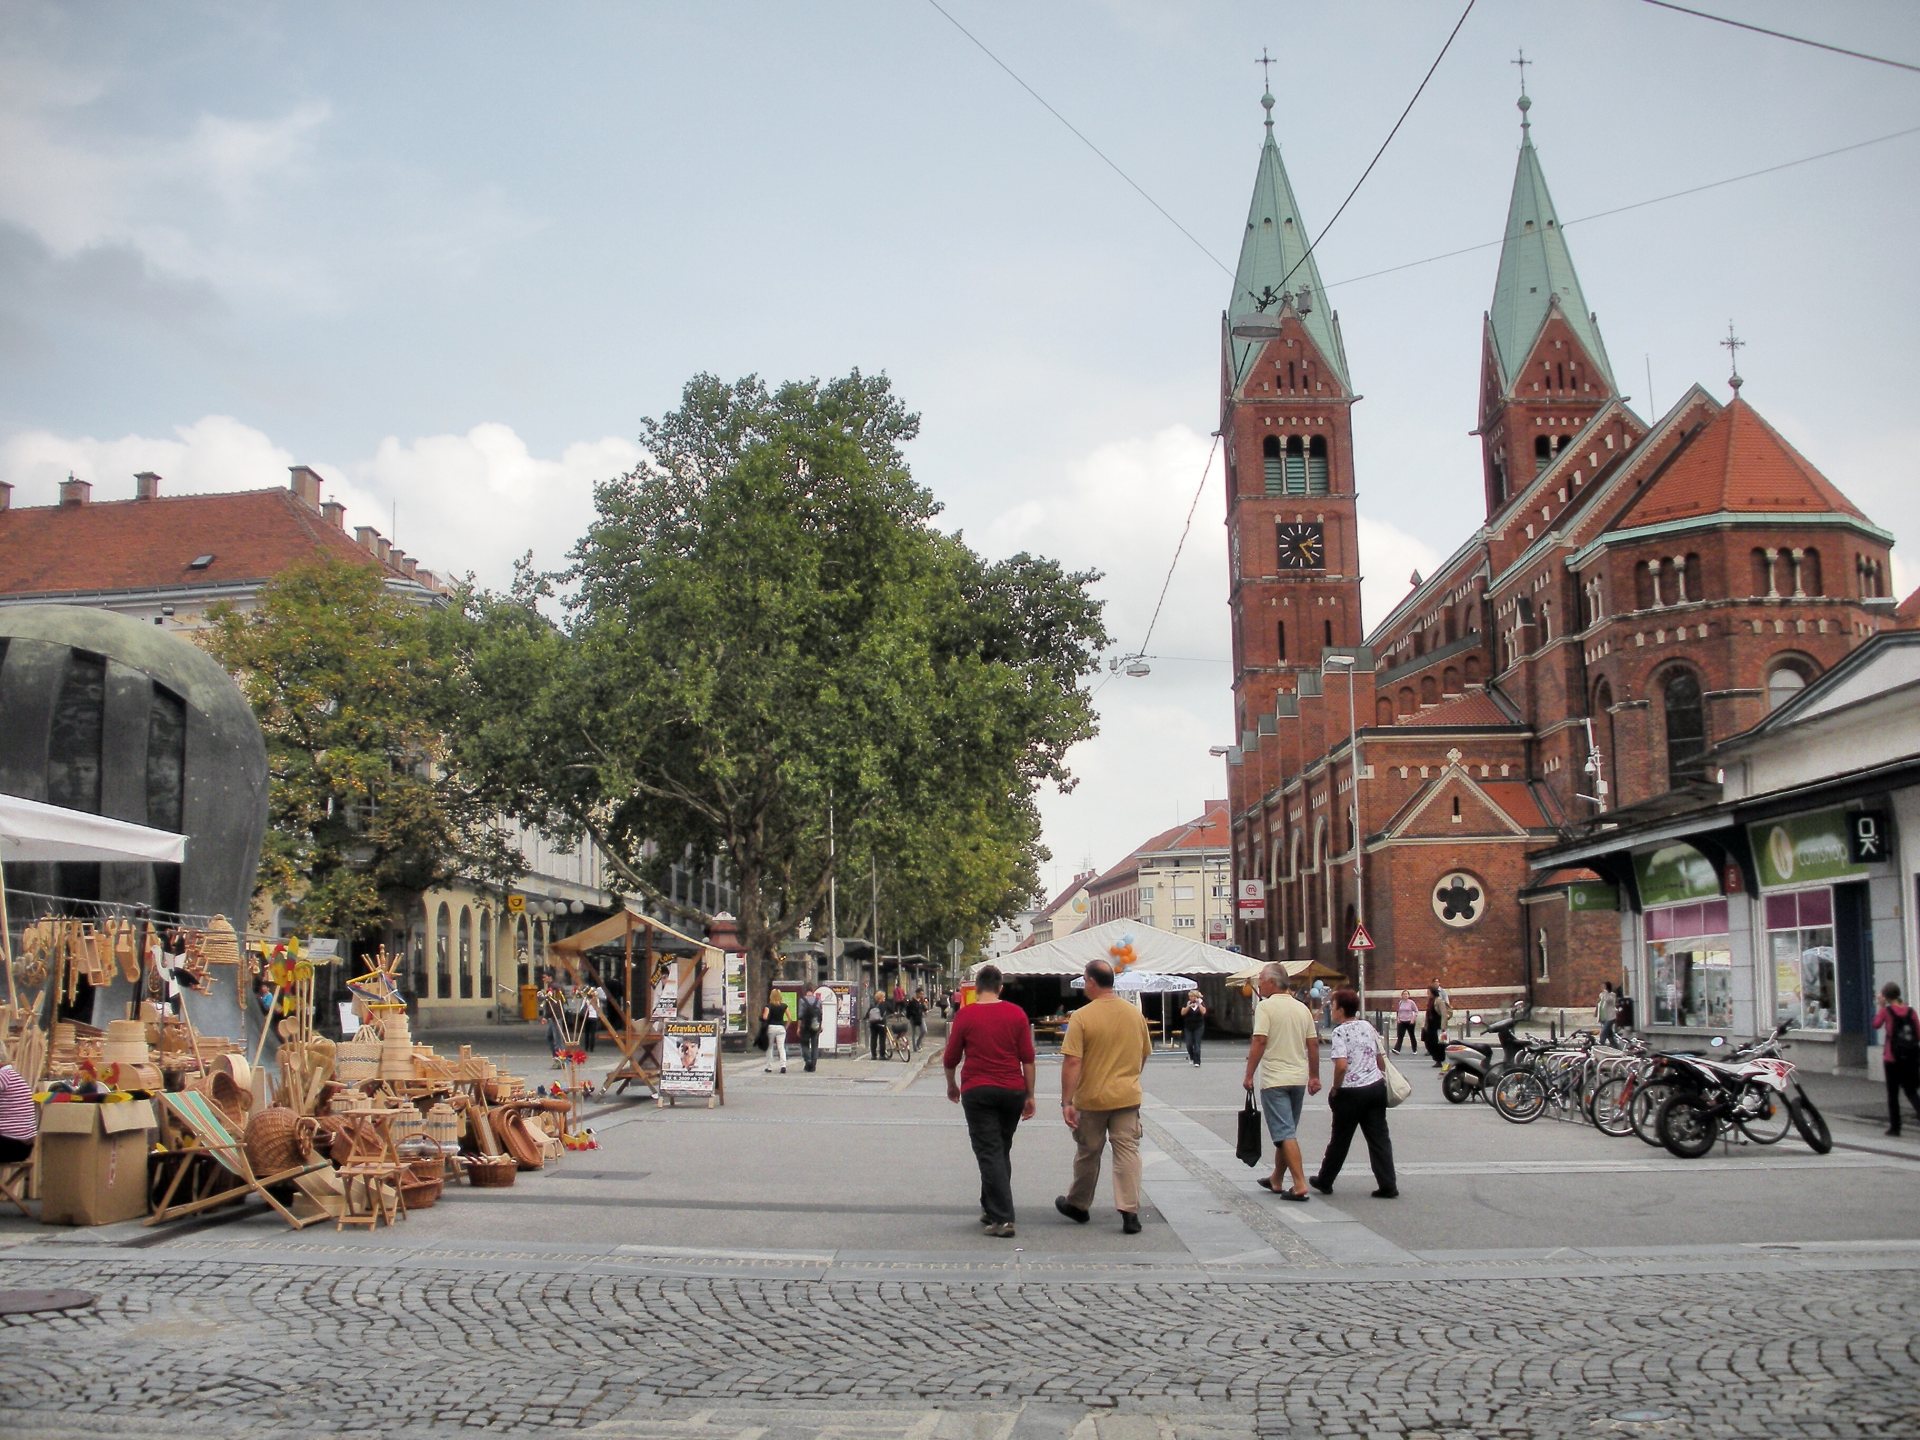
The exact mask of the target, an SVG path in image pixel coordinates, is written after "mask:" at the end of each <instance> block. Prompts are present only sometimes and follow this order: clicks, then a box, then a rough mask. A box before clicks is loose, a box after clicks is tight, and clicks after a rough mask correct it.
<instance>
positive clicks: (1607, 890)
mask: <svg viewBox="0 0 1920 1440" xmlns="http://www.w3.org/2000/svg"><path fill="white" fill-rule="evenodd" d="M1567 908H1568V909H1570V910H1618V909H1619V908H1620V892H1619V891H1618V890H1616V889H1614V888H1613V886H1611V885H1609V884H1607V883H1606V882H1605V881H1602V880H1576V881H1574V882H1573V883H1572V884H1571V885H1569V886H1568V887H1567Z"/></svg>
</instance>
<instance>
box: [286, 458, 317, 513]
mask: <svg viewBox="0 0 1920 1440" xmlns="http://www.w3.org/2000/svg"><path fill="white" fill-rule="evenodd" d="M287 473H288V474H289V475H291V476H292V477H293V478H292V479H291V480H290V481H288V484H287V488H288V489H290V490H292V491H293V494H294V498H295V499H297V500H299V501H300V502H301V503H302V504H304V505H306V506H307V507H308V508H309V509H312V510H318V509H319V508H320V475H319V472H318V471H316V470H315V469H314V468H313V467H312V466H311V465H289V466H288V467H287Z"/></svg>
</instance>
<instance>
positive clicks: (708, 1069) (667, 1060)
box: [660, 1020, 720, 1095]
mask: <svg viewBox="0 0 1920 1440" xmlns="http://www.w3.org/2000/svg"><path fill="white" fill-rule="evenodd" d="M661 1029H662V1030H663V1031H664V1032H665V1034H664V1038H663V1039H662V1041H661V1044H660V1093H661V1094H663V1095H711V1094H713V1077H714V1075H715V1074H716V1073H717V1072H718V1068H719V1064H720V1022H719V1021H717V1020H669V1021H667V1022H666V1023H665V1024H664V1025H662V1026H661Z"/></svg>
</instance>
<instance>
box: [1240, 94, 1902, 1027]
mask: <svg viewBox="0 0 1920 1440" xmlns="http://www.w3.org/2000/svg"><path fill="white" fill-rule="evenodd" d="M1261 103H1262V104H1263V105H1265V106H1266V108H1267V111H1268V118H1267V122H1266V128H1267V138H1266V143H1265V145H1264V146H1263V147H1262V149H1261V152H1260V164H1259V169H1258V172H1257V174H1256V176H1255V180H1254V191H1253V204H1252V208H1251V209H1250V210H1249V212H1248V216H1247V229H1246V234H1245V237H1244V239H1243V240H1242V243H1241V249H1240V261H1239V267H1238V270H1237V273H1236V274H1235V277H1234V288H1233V299H1232V302H1231V304H1230V305H1229V307H1228V310H1227V313H1226V315H1225V316H1224V318H1223V322H1222V336H1221V361H1222V364H1221V397H1220V398H1221V416H1220V430H1221V435H1222V441H1223V446H1224V451H1225V455H1226V493H1227V530H1228V537H1229V547H1228V549H1229V559H1228V564H1229V569H1230V575H1229V607H1230V610H1231V615H1232V626H1233V666H1234V681H1233V696H1234V718H1235V731H1236V733H1237V734H1238V736H1239V741H1238V744H1237V745H1236V746H1235V747H1234V749H1233V750H1232V751H1231V752H1230V753H1229V755H1228V786H1229V803H1230V806H1231V811H1232V836H1233V853H1234V873H1235V877H1236V880H1237V881H1239V882H1246V881H1249V880H1254V879H1258V880H1260V881H1262V882H1264V892H1265V893H1264V904H1265V915H1264V918H1262V919H1258V920H1243V921H1242V924H1241V933H1240V941H1241V944H1242V945H1243V947H1244V948H1245V949H1246V950H1247V951H1249V952H1250V953H1252V954H1254V955H1257V956H1260V957H1263V958H1287V957H1293V958H1299V957H1313V958H1316V959H1321V960H1326V961H1329V962H1331V963H1334V964H1338V965H1341V966H1342V967H1343V968H1345V969H1346V970H1347V973H1348V974H1349V975H1353V974H1355V973H1356V966H1355V963H1354V962H1355V960H1356V958H1357V957H1356V956H1354V955H1353V954H1351V953H1350V952H1349V951H1348V949H1347V946H1348V941H1349V939H1350V937H1351V936H1352V934H1353V932H1354V929H1355V925H1356V922H1357V921H1359V920H1360V919H1361V918H1362V916H1363V914H1364V919H1365V923H1366V926H1367V929H1368V930H1369V931H1370V932H1371V935H1372V937H1373V939H1374V940H1375V942H1376V945H1377V948H1375V949H1374V950H1372V951H1371V952H1369V954H1368V956H1367V969H1366V982H1367V987H1368V992H1369V1003H1370V1004H1373V1005H1380V1004H1382V1003H1384V1002H1385V1001H1386V1000H1387V999H1388V998H1389V997H1390V996H1392V995H1393V994H1396V993H1397V992H1398V991H1399V990H1400V989H1401V988H1409V989H1412V990H1414V991H1415V993H1416V994H1417V993H1419V991H1420V990H1421V989H1422V988H1423V987H1424V986H1425V985H1427V984H1428V983H1430V982H1431V981H1432V980H1435V979H1438V980H1440V981H1441V982H1442V983H1444V984H1446V985H1447V986H1448V987H1449V988H1450V989H1451V990H1452V991H1453V992H1454V993H1455V996H1456V999H1464V1000H1465V1001H1466V1003H1468V1004H1471V1005H1483V1006H1494V1005H1498V1004H1500V1003H1502V1002H1504V1001H1506V1000H1509V999H1516V998H1521V997H1523V996H1524V997H1526V998H1529V999H1530V1000H1532V1001H1533V1002H1534V1003H1535V1004H1538V1005H1581V1004H1591V1002H1592V997H1593V995H1594V994H1595V993H1596V992H1597V991H1598V989H1599V987H1600V982H1601V981H1602V979H1607V978H1617V977H1618V974H1619V967H1620V949H1619V946H1620V940H1619V933H1620V932H1619V924H1618V916H1617V914H1614V913H1608V911H1609V910H1610V909H1611V908H1612V905H1613V903H1614V902H1613V901H1612V899H1611V897H1610V896H1609V895H1607V894H1606V893H1605V890H1606V887H1603V886H1598V885H1594V884H1592V883H1591V878H1592V877H1588V876H1583V875H1581V874H1580V873H1578V872H1575V873H1572V874H1558V875H1551V876H1548V877H1546V881H1547V883H1536V882H1535V881H1534V880H1533V879H1532V878H1531V877H1530V875H1529V870H1528V865H1527V860H1526V857H1527V854H1528V852H1529V851H1533V850H1538V849H1540V848H1541V847H1543V846H1545V845H1547V844H1550V843H1552V842H1553V841H1555V840H1556V839H1559V838H1562V837H1564V836H1566V835H1568V834H1570V833H1576V832H1578V831H1581V830H1582V829H1584V828H1586V827H1590V826H1592V825H1594V824H1595V823H1596V817H1598V816H1600V815H1601V814H1602V813H1603V812H1604V813H1605V814H1606V815H1607V816H1608V818H1613V817H1615V816H1617V815H1618V814H1619V813H1620V812H1622V811H1623V810H1629V809H1632V810H1634V811H1636V812H1638V811H1640V810H1641V808H1642V807H1658V806H1660V805H1662V804H1672V803H1674V802H1675V800H1676V798H1678V797H1686V796H1691V797H1694V798H1697V796H1698V794H1699V790H1700V787H1701V786H1703V785H1706V784H1710V783H1711V782H1712V780H1713V777H1712V775H1710V774H1708V773H1707V772H1708V770H1709V769H1710V761H1708V759H1707V758H1706V757H1707V752H1708V750H1709V749H1710V747H1711V746H1713V745H1714V744H1715V743H1717V742H1718V741H1720V740H1723V739H1726V738H1727V737H1729V736H1732V735H1734V734H1737V733H1738V732H1740V731H1743V730H1746V729H1747V728H1748V727H1749V726H1751V725H1753V724H1755V723H1756V722H1758V721H1759V720H1760V719H1762V718H1763V717H1764V716H1765V715H1766V713H1767V711H1768V710H1769V708H1771V706H1773V705H1774V704H1777V703H1779V702H1780V701H1781V700H1782V699H1784V698H1785V697H1787V696H1789V695H1791V694H1792V693H1793V692H1794V691H1796V690H1798V689H1799V688H1800V687H1802V686H1804V685H1805V684H1806V683H1807V682H1808V681H1809V680H1811V679H1812V678H1814V677H1815V676H1817V675H1819V674H1821V673H1822V672H1823V671H1825V670H1826V669H1827V668H1828V667H1830V666H1832V665H1833V664H1834V663H1835V662H1836V661H1838V660H1839V659H1840V658H1841V657H1842V656H1844V655H1845V654H1846V653H1847V652H1848V651H1849V650H1851V649H1853V648H1854V647H1855V646H1856V645H1859V644H1860V643H1861V642H1862V641H1863V640H1864V639H1865V638H1866V637H1868V636H1870V635H1872V634H1874V633H1875V632H1876V631H1879V630H1883V629H1888V628H1892V627H1895V626H1897V625H1901V624H1902V623H1904V622H1903V621H1902V620H1901V619H1900V618H1899V617H1898V616H1897V615H1896V610H1895V606H1896V601H1895V598H1894V597H1893V596H1892V595H1890V593H1889V582H1890V578H1891V571H1890V568H1889V564H1888V551H1889V549H1890V547H1891V546H1892V543H1893V537H1892V536H1891V535H1890V534H1888V533H1887V532H1886V531H1884V530H1882V529H1880V528H1878V527H1877V526H1875V525H1874V524H1873V523H1872V521H1870V520H1869V519H1868V518H1867V517H1866V516H1865V515H1863V514H1861V513H1860V511H1859V510H1858V509H1857V508H1856V507H1855V506H1854V505H1853V504H1852V503H1851V502H1850V501H1849V500H1848V499H1847V498H1846V496H1844V495H1842V494H1841V493H1840V492H1839V490H1837V489H1836V488H1835V487H1834V486H1833V485H1832V483H1831V482H1829V481H1828V480H1827V479H1826V478H1825V477H1823V476H1822V475H1821V474H1820V472H1819V471H1818V470H1817V469H1815V468H1814V466H1813V465H1812V464H1811V463H1809V462H1808V461H1807V460H1806V459H1805V458H1804V457H1803V456H1801V455H1800V454H1799V453H1798V452H1796V451H1795V450H1794V449H1793V447H1792V446H1790V445H1789V444H1788V443H1787V442H1786V441H1785V440H1783V439H1782V438H1781V437H1780V435H1779V434H1778V433H1777V432H1775V431H1774V429H1773V428H1772V427H1771V426H1769V425H1768V424H1767V422H1766V420H1765V419H1764V418H1763V417H1762V416H1761V415H1760V413H1759V412H1758V411H1757V410H1755V409H1754V408H1753V407H1752V406H1751V405H1749V404H1747V402H1746V401H1744V400H1742V399H1741V398H1740V394H1739V385H1740V382H1739V377H1738V376H1737V375H1735V376H1734V377H1733V380H1732V382H1731V384H1732V394H1731V398H1730V399H1727V400H1725V401H1722V400H1721V399H1719V398H1717V397H1716V396H1714V395H1712V394H1710V393H1708V391H1706V390H1705V389H1702V388H1701V387H1699V386H1698V385H1696V386H1694V387H1693V388H1692V389H1691V390H1689V391H1688V392H1687V393H1686V394H1685V395H1683V396H1682V397H1681V398H1680V400H1679V402H1678V403H1677V404H1675V405H1674V406H1673V407H1672V408H1671V409H1670V410H1668V411H1667V413H1666V414H1665V415H1663V416H1660V417H1658V418H1657V419H1653V420H1647V419H1643V418H1642V417H1641V416H1639V415H1637V414H1636V413H1634V411H1633V410H1631V409H1629V408H1628V406H1627V405H1626V403H1625V401H1624V399H1623V397H1622V396H1621V394H1620V387H1619V385H1618V384H1617V383H1616V380H1615V377H1614V374H1613V370H1612V367H1611V364H1610V362H1609V360H1608V358H1607V350H1606V345H1605V343H1604V342H1603V341H1602V339H1601V334H1600V326H1599V322H1598V320H1597V318H1596V317H1595V316H1594V315H1593V313H1592V312H1591V311H1590V310H1589V309H1588V307H1587V302H1586V297H1585V296H1584V295H1583V294H1582V293H1581V289H1580V281H1579V279H1578V277H1577V276H1576V274H1575V273H1574V267H1573V257H1572V254H1571V252H1570V251H1569V249H1568V247H1567V242H1566V237H1565V236H1564V235H1563V234H1562V233H1561V231H1560V227H1559V223H1558V220H1557V218H1556V216H1555V213H1554V208H1553V201H1552V198H1551V197H1550V196H1549V194H1548V192H1547V182H1546V177H1545V175H1544V174H1543V172H1542V170H1541V167H1540V159H1539V156H1538V155H1537V154H1536V152H1535V150H1534V147H1533V143H1532V137H1531V133H1530V127H1529V123H1528V117H1527V110H1528V106H1529V102H1528V100H1527V99H1526V98H1525V97H1524V96H1523V97H1522V98H1521V101H1520V109H1521V141H1520V155H1519V162H1518V165H1517V167H1516V170H1515V174H1514V181H1513V198H1512V202H1511V204H1510V206H1509V209H1508V212H1507V225H1506V232H1505V243H1504V246H1503V248H1502V250H1501V254H1500V264H1499V270H1498V273H1497V275H1496V277H1495V280H1494V287H1493V298H1492V305H1491V307H1490V308H1489V309H1488V311H1487V313H1486V319H1485V323H1484V325H1483V327H1482V333H1481V336H1480V350H1481V384H1480V400H1479V413H1478V415H1477V416H1476V417H1475V418H1476V420H1477V422H1478V424H1477V430H1476V433H1477V435H1478V437H1479V440H1480V446H1481V468H1482V484H1483V488H1484V493H1485V500H1486V519H1485V521H1484V522H1483V524H1482V525H1481V526H1480V528H1478V529H1477V530H1475V531H1474V532H1473V533H1472V534H1470V535H1467V536H1466V537H1464V538H1463V539H1462V541H1461V543H1460V545H1459V548H1458V549H1456V550H1455V551H1454V552H1453V553H1452V555H1450V556H1449V557H1448V558H1447V559H1446V560H1445V561H1444V562H1443V563H1442V564H1441V565H1440V566H1439V568H1438V569H1437V570H1435V571H1434V573H1433V574H1431V575H1429V576H1427V577H1425V578H1424V579H1418V578H1417V577H1416V579H1417V583H1416V584H1415V585H1414V586H1413V588H1412V589H1411V591H1410V592H1409V593H1408V594H1407V595H1406V597H1405V598H1404V599H1402V600H1401V601H1400V603H1399V604H1398V605H1396V606H1395V607H1394V609H1393V611H1392V613H1391V614H1389V615H1388V616H1386V618H1385V619H1384V620H1381V621H1379V622H1377V623H1376V624H1374V626H1373V627H1372V629H1371V631H1368V630H1365V629H1364V628H1363V626H1362V620H1361V614H1360V575H1361V565H1362V557H1361V555H1360V552H1359V540H1358V535H1357V531H1356V526H1355V501H1354V497H1355V493H1356V477H1355V475H1354V467H1353V419H1352V410H1353V403H1354V400H1355V399H1356V398H1357V397H1356V395H1355V391H1354V386H1353V381H1352V375H1351V372H1350V371H1349V369H1348V361H1347V354H1346V350H1345V347H1344V345H1343V344H1342V342H1341V338H1340V324H1339V318H1338V316H1337V315H1336V314H1335V313H1334V312H1333V310H1332V309H1331V307H1330V306H1329V305H1328V304H1327V298H1326V295H1325V292H1324V290H1323V289H1322V286H1321V280H1320V275H1319V271H1318V268H1317V267H1316V266H1315V264H1314V261H1313V258H1312V257H1311V256H1310V255H1309V254H1308V253H1307V247H1308V244H1309V242H1310V232H1309V230H1308V228H1307V225H1306V223H1305V221H1304V220H1303V219H1302V217H1301V213H1300V210H1299V207H1298V206H1297V205H1296V203H1295V201H1294V196H1293V191H1292V188H1291V186H1290V184H1289V183H1288V180H1287V174H1286V170H1285V168H1284V167H1283V166H1282V164H1281V160H1280V151H1279V147H1278V146H1277V145H1276V144H1275V141H1274V137H1273V120H1272V109H1273V97H1272V96H1271V95H1268V96H1265V97H1263V99H1262V102H1261ZM1465 338H1466V337H1464V336H1463V337H1462V339H1463V340H1464V339H1465ZM1355 736H1357V740H1358V749H1359V758H1360V770H1359V779H1358V788H1357V789H1356V786H1355V768H1354V746H1353V738H1352V737H1355ZM1602 787H1604V788H1602ZM1356 843H1357V844H1358V845H1359V846H1360V850H1359V854H1358V855H1357V856H1356V852H1355V846H1356ZM1356 860H1357V861H1358V864H1357V865H1356ZM1356 870H1358V872H1359V874H1360V876H1361V882H1360V885H1359V886H1356ZM1243 889H1244V883H1243ZM1362 890H1363V892H1364V893H1363V894H1362ZM1363 901H1364V903H1363ZM1600 907H1606V908H1600Z"/></svg>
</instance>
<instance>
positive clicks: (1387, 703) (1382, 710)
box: [1373, 695, 1393, 725]
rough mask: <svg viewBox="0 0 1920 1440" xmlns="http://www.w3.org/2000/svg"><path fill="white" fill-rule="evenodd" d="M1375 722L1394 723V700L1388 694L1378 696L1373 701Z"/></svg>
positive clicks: (1379, 723) (1380, 723) (1378, 723)
mask: <svg viewBox="0 0 1920 1440" xmlns="http://www.w3.org/2000/svg"><path fill="white" fill-rule="evenodd" d="M1373 723H1374V724H1376V725H1391V724H1392V723H1393V701H1392V699H1390V698H1389V697H1388V696H1385V695H1380V696H1376V697H1375V699H1374V702H1373Z"/></svg>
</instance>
